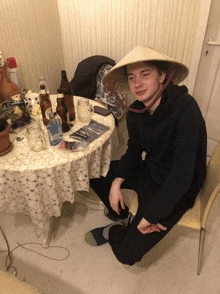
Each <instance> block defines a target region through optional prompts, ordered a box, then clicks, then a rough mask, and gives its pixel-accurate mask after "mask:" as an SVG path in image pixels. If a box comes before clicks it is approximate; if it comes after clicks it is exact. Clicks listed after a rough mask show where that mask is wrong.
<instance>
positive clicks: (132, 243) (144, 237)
mask: <svg viewBox="0 0 220 294" xmlns="http://www.w3.org/2000/svg"><path fill="white" fill-rule="evenodd" d="M187 75H188V69H187V67H186V66H185V65H183V64H182V63H180V62H177V61H175V60H173V59H171V58H169V57H167V56H165V55H164V54H161V53H159V52H156V51H155V50H153V49H151V48H148V47H143V46H138V47H136V48H134V49H133V50H132V51H131V52H130V53H129V54H128V55H126V56H125V57H124V58H123V59H122V60H121V61H120V62H119V63H118V64H116V65H115V66H114V67H113V68H112V69H111V70H110V71H109V72H108V73H107V74H106V75H105V77H104V79H103V84H104V86H105V87H106V88H107V89H113V90H115V91H117V92H120V93H123V94H127V93H128V91H131V92H132V94H133V95H134V96H135V98H136V99H137V100H136V101H135V102H134V103H132V105H131V108H129V109H128V112H127V127H128V134H129V140H128V148H127V151H126V153H125V155H124V156H122V158H121V160H120V161H114V162H112V163H111V165H110V169H109V172H108V174H107V176H106V177H101V178H100V179H92V180H91V181H90V185H91V187H92V188H93V190H94V191H95V192H96V193H97V195H98V196H99V197H100V199H101V200H102V201H103V203H104V204H105V206H106V207H107V209H106V210H105V215H106V216H107V217H108V218H110V219H111V220H113V221H114V222H113V223H111V224H110V225H108V226H105V227H101V228H97V229H94V230H92V231H90V232H88V233H87V234H86V237H85V238H86V241H87V243H89V244H90V245H94V246H98V245H102V244H105V243H107V242H109V244H110V246H111V248H112V250H113V253H114V254H115V256H116V258H117V259H118V260H119V261H120V262H122V263H124V264H129V265H133V264H134V263H136V262H137V261H140V260H141V259H142V257H143V255H145V254H146V253H147V252H148V251H149V250H150V249H151V248H152V247H153V246H155V245H156V244H157V243H158V242H159V241H160V240H161V239H162V238H163V237H164V236H165V235H166V234H167V233H168V232H169V231H170V230H171V228H172V227H173V226H174V225H175V224H176V223H177V222H178V221H179V219H180V218H181V217H182V215H183V214H184V213H185V212H186V211H187V210H188V209H189V208H190V207H192V206H193V204H194V202H195V199H196V196H197V195H198V193H199V191H200V189H201V188H202V186H203V182H204V179H205V174H206V148H207V135H206V127H205V122H204V119H203V117H202V114H201V111H200V109H199V107H198V105H197V103H196V101H195V99H194V98H193V97H192V96H190V95H189V94H188V90H187V88H186V87H185V86H178V85H175V84H177V83H180V82H181V81H183V80H184V79H185V78H186V76H187ZM170 80H171V81H170ZM143 152H145V153H146V156H145V159H144V160H142V153H143ZM123 188H126V189H133V190H135V191H136V192H137V195H138V210H137V213H136V215H135V217H134V219H133V220H132V222H130V218H129V209H128V207H127V206H126V204H125V203H124V200H123V197H122V194H121V189H123Z"/></svg>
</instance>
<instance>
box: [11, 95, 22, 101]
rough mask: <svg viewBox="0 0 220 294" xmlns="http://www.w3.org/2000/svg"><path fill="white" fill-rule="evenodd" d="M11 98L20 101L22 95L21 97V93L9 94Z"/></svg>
mask: <svg viewBox="0 0 220 294" xmlns="http://www.w3.org/2000/svg"><path fill="white" fill-rule="evenodd" d="M11 99H12V100H13V101H21V100H22V97H21V94H16V95H13V96H11Z"/></svg>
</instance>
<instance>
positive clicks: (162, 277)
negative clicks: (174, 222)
mask: <svg viewBox="0 0 220 294" xmlns="http://www.w3.org/2000/svg"><path fill="white" fill-rule="evenodd" d="M84 196H86V195H84ZM90 198H91V196H90ZM63 211H64V212H63V216H62V217H61V218H60V219H59V220H58V227H57V228H54V232H55V233H56V234H55V238H54V239H53V240H52V242H51V247H50V248H49V249H45V248H42V246H41V245H40V246H39V245H36V244H35V245H26V247H28V248H29V249H31V250H34V251H38V252H39V253H41V254H42V255H45V256H47V257H48V258H46V257H45V256H42V255H38V254H36V253H35V252H32V251H27V250H25V249H23V248H21V247H20V248H18V249H16V250H15V251H13V258H14V261H13V265H14V266H15V267H16V269H17V276H18V278H19V279H21V280H25V281H26V282H28V283H29V284H31V285H33V286H35V287H36V288H37V289H38V290H39V291H40V292H42V293H45V294H87V293H88V294H136V293H150V294H165V293H169V294H197V293H198V294H219V293H220V275H219V273H220V249H219V248H220V245H219V244H220V230H219V228H220V215H219V211H220V197H219V198H218V199H217V202H216V203H215V207H214V208H213V210H212V211H211V217H210V219H209V225H208V230H207V236H206V242H205V252H204V259H203V264H202V272H201V275H200V276H197V274H196V266H197V252H198V239H199V233H198V232H195V231H193V230H188V229H185V228H181V227H175V228H174V229H173V230H172V231H171V232H170V233H169V234H168V235H167V236H166V237H165V238H164V239H163V240H162V241H161V242H160V243H159V244H158V245H157V246H156V247H154V248H153V250H152V251H151V252H149V253H148V254H147V255H146V256H145V257H144V258H143V259H142V261H141V262H139V263H137V264H136V265H134V266H132V267H129V266H125V265H122V264H120V263H119V262H118V261H117V260H116V259H115V257H114V255H113V253H112V252H111V248H110V246H109V245H108V244H106V245H103V246H101V247H92V246H89V245H88V244H87V243H86V242H85V241H84V235H85V233H86V232H87V231H89V230H90V229H93V228H95V227H98V226H102V225H105V224H108V223H109V221H108V219H106V218H105V217H104V216H103V211H102V210H100V209H99V210H94V209H91V208H88V207H86V206H84V205H82V204H81V203H75V204H73V205H70V204H65V206H64V210H63ZM0 225H1V227H2V229H3V231H4V232H5V235H6V236H7V239H8V242H9V245H10V249H11V250H12V249H13V248H15V247H16V246H18V244H17V242H18V243H20V244H25V243H29V242H37V243H41V242H42V240H41V238H39V239H38V238H37V237H36V235H35V233H34V232H33V226H32V224H31V221H30V219H29V217H28V216H24V215H13V214H3V213H1V215H0ZM53 246H62V248H61V247H53ZM6 248H7V247H6V244H5V241H4V238H3V236H2V235H1V234H0V250H5V249H6ZM64 248H66V249H64ZM67 250H68V251H69V256H68V251H67ZM6 255H7V253H6V252H2V253H0V269H5V265H4V263H5V258H6ZM67 256H68V257H67ZM49 258H50V259H49ZM54 259H59V261H58V260H54ZM10 272H11V273H13V270H12V269H11V270H10ZM0 293H1V290H0ZM13 294H14V293H13Z"/></svg>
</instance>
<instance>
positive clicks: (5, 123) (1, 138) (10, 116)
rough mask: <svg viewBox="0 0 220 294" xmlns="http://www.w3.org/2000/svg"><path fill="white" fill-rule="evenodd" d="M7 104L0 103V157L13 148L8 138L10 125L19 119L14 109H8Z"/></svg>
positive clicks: (5, 102)
mask: <svg viewBox="0 0 220 294" xmlns="http://www.w3.org/2000/svg"><path fill="white" fill-rule="evenodd" d="M7 104H8V103H7V101H4V102H2V103H0V156H1V155H4V154H6V153H8V152H9V151H11V149H12V147H13V144H12V142H11V141H10V136H9V131H10V129H11V123H12V122H14V121H15V120H17V119H18V118H19V117H20V115H19V114H17V113H15V107H10V106H8V105H7Z"/></svg>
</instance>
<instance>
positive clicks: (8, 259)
mask: <svg viewBox="0 0 220 294" xmlns="http://www.w3.org/2000/svg"><path fill="white" fill-rule="evenodd" d="M0 230H1V233H2V235H3V237H4V239H5V242H6V245H7V250H3V251H0V252H8V255H7V257H6V260H5V267H6V271H9V269H11V268H13V269H14V275H15V276H16V275H17V269H16V267H14V266H12V263H13V258H12V252H13V251H15V250H16V249H18V248H23V249H26V250H28V251H31V252H34V253H36V254H38V255H41V256H43V257H45V258H47V259H50V260H55V261H63V260H65V259H67V258H68V257H69V255H70V251H69V250H68V249H67V248H65V247H63V246H50V248H61V249H64V250H66V251H67V255H66V257H64V258H53V257H49V256H47V255H45V254H42V253H40V252H37V251H36V250H33V249H30V248H26V247H25V246H26V245H39V246H41V247H42V244H40V243H34V242H30V243H24V244H20V243H18V242H17V244H18V246H16V247H15V248H13V249H12V250H10V247H9V243H8V240H7V238H6V236H5V234H4V232H3V230H2V228H1V226H0Z"/></svg>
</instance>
